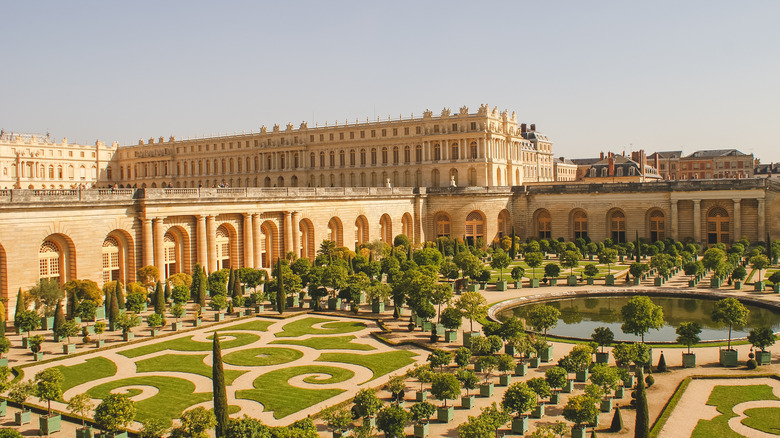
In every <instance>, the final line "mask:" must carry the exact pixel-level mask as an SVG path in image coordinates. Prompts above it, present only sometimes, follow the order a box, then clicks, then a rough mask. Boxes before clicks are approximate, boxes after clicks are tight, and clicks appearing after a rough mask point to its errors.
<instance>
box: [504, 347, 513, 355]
mask: <svg viewBox="0 0 780 438" xmlns="http://www.w3.org/2000/svg"><path fill="white" fill-rule="evenodd" d="M504 353H506V354H508V355H510V356H514V355H515V346H514V345H511V344H506V345H504Z"/></svg>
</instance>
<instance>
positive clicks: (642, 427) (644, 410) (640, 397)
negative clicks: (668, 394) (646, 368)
mask: <svg viewBox="0 0 780 438" xmlns="http://www.w3.org/2000/svg"><path fill="white" fill-rule="evenodd" d="M636 377H637V380H639V382H638V383H637V385H636V425H635V426H634V438H648V437H649V436H650V414H649V412H648V407H647V392H646V391H645V376H644V373H643V372H642V367H641V366H640V367H638V368H637V372H636Z"/></svg>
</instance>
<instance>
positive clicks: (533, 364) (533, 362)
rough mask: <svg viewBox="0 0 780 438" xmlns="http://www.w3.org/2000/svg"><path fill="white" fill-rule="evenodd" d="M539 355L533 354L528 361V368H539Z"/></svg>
mask: <svg viewBox="0 0 780 438" xmlns="http://www.w3.org/2000/svg"><path fill="white" fill-rule="evenodd" d="M539 362H540V360H539V356H534V357H532V358H531V359H530V360H529V361H528V367H529V368H539Z"/></svg>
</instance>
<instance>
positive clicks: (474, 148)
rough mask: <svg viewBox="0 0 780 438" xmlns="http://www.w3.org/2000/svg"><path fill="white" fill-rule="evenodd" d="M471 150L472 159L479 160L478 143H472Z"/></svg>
mask: <svg viewBox="0 0 780 438" xmlns="http://www.w3.org/2000/svg"><path fill="white" fill-rule="evenodd" d="M470 149H471V158H472V159H475V158H477V142H475V141H472V142H471V145H470Z"/></svg>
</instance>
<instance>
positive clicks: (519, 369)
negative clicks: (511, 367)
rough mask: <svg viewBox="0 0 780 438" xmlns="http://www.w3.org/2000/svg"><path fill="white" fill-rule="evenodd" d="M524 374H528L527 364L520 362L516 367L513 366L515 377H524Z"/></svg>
mask: <svg viewBox="0 0 780 438" xmlns="http://www.w3.org/2000/svg"><path fill="white" fill-rule="evenodd" d="M526 374H528V363H526V362H520V363H518V364H517V365H515V375H516V376H525V375H526Z"/></svg>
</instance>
